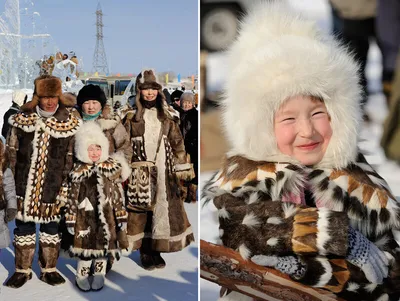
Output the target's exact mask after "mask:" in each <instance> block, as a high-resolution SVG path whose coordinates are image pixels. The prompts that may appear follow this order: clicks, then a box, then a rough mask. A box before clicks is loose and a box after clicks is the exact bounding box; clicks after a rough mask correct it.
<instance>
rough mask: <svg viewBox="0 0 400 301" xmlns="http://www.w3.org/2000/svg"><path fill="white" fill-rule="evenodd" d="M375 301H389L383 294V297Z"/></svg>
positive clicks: (387, 296)
mask: <svg viewBox="0 0 400 301" xmlns="http://www.w3.org/2000/svg"><path fill="white" fill-rule="evenodd" d="M399 300H400V299H399ZM376 301H389V295H388V294H384V295H382V296H380V297H379V298H378V299H376Z"/></svg>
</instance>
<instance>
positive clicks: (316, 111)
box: [203, 1, 400, 300]
mask: <svg viewBox="0 0 400 301" xmlns="http://www.w3.org/2000/svg"><path fill="white" fill-rule="evenodd" d="M229 59H230V65H229V70H228V72H227V78H226V86H225V90H226V98H225V99H224V101H223V124H224V127H225V130H226V134H227V137H228V139H229V141H230V144H231V150H230V152H229V153H228V154H227V157H226V159H225V160H224V164H223V166H222V168H221V170H220V171H218V172H217V173H216V174H215V175H214V176H213V177H212V179H211V180H210V181H209V182H208V183H207V185H206V186H205V187H204V191H203V193H204V197H205V198H206V199H207V200H209V201H210V200H212V201H213V203H214V204H215V206H216V207H217V208H218V215H219V228H220V229H219V235H220V238H221V240H222V243H223V244H224V245H225V246H227V247H230V248H232V249H235V250H237V251H238V252H239V253H240V254H241V256H242V257H243V258H245V259H248V260H251V261H253V262H255V263H257V264H259V265H263V266H269V267H273V268H275V269H277V270H279V271H281V272H283V273H286V274H288V275H290V277H291V278H292V279H294V280H295V281H299V282H301V283H303V284H306V285H309V286H313V287H319V288H324V289H327V290H330V291H331V292H333V293H335V294H337V295H338V296H340V297H341V298H343V299H345V300H398V299H399V297H400V296H399V293H400V278H399V276H400V256H399V255H400V253H399V245H398V241H399V239H400V236H399V233H400V232H399V230H400V206H399V203H398V201H396V199H395V198H394V196H393V195H392V193H391V192H390V189H389V187H388V185H387V184H386V182H385V181H384V180H383V179H382V178H381V177H380V176H379V175H378V174H377V173H376V172H375V171H374V169H373V168H372V167H371V166H370V165H369V164H368V163H367V161H366V160H365V158H364V157H363V155H361V154H360V153H358V148H357V140H358V139H357V132H358V129H359V124H360V119H361V109H360V105H359V100H360V97H361V91H360V90H361V89H360V86H359V83H358V82H359V78H358V74H357V71H358V66H357V64H356V63H355V62H354V60H353V58H352V57H351V55H349V54H348V53H347V51H346V49H345V48H344V47H342V46H341V45H339V44H338V43H337V42H336V41H335V40H333V39H332V38H331V37H328V36H324V35H323V34H322V33H321V32H319V30H318V29H317V26H316V24H314V23H313V22H311V21H308V20H305V19H304V18H303V17H302V16H301V15H299V13H297V12H295V11H293V10H292V8H290V7H289V6H288V5H287V4H286V3H285V1H277V2H273V3H271V2H265V3H263V4H259V6H257V7H255V8H254V9H253V10H251V11H250V12H249V15H248V16H247V17H246V18H245V19H244V21H243V23H242V27H241V30H240V34H239V38H238V39H237V41H236V42H235V43H234V44H233V46H232V48H231V49H230V51H229ZM396 240H397V241H396ZM221 300H252V298H250V297H246V296H243V295H240V294H239V293H237V292H231V293H228V294H227V295H225V296H223V297H222V298H221Z"/></svg>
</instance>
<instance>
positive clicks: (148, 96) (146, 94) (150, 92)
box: [140, 88, 158, 101]
mask: <svg viewBox="0 0 400 301" xmlns="http://www.w3.org/2000/svg"><path fill="white" fill-rule="evenodd" d="M140 93H142V96H143V99H144V100H146V101H153V100H155V99H156V98H157V95H158V90H156V89H151V88H149V89H145V90H140Z"/></svg>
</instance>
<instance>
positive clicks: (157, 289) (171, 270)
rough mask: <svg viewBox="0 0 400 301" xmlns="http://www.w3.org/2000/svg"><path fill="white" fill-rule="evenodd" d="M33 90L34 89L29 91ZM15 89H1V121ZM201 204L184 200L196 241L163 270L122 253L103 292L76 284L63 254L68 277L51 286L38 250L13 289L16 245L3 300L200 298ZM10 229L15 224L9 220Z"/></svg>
mask: <svg viewBox="0 0 400 301" xmlns="http://www.w3.org/2000/svg"><path fill="white" fill-rule="evenodd" d="M26 93H27V94H30V95H29V96H30V97H31V94H32V93H33V91H32V90H30V91H26ZM11 94H12V90H1V91H0V120H1V121H0V124H2V117H3V115H4V113H5V112H6V111H7V110H8V108H9V106H10V105H11ZM198 207H199V206H198V204H185V208H186V212H187V214H188V218H189V221H190V223H191V224H192V229H193V232H194V235H195V240H196V241H195V242H194V243H192V244H191V245H190V246H188V247H187V248H186V249H184V250H183V251H181V252H177V253H170V254H163V258H164V259H165V261H166V263H167V266H166V268H165V269H162V270H154V271H146V270H144V269H143V268H142V267H141V266H140V259H139V253H138V252H134V253H132V254H131V255H130V256H129V257H122V258H121V260H120V261H118V262H116V263H115V264H114V266H113V268H112V270H111V271H110V272H109V274H107V276H106V282H105V286H104V288H103V289H102V290H101V291H100V292H88V293H83V292H81V291H80V290H78V289H77V288H76V286H75V271H76V261H75V260H72V259H65V258H60V259H59V260H58V263H57V268H58V270H59V272H60V273H61V274H62V275H63V276H64V278H65V279H66V283H65V284H64V285H61V286H57V287H52V286H49V285H48V284H46V283H44V282H42V281H40V280H39V279H38V277H39V274H40V269H39V265H38V258H37V252H36V255H35V258H34V262H33V277H32V280H30V281H28V282H27V283H26V284H25V285H24V286H23V287H22V288H20V289H18V290H16V289H11V288H8V287H6V286H3V285H2V284H3V283H4V282H5V281H6V279H7V278H8V277H9V276H11V275H12V274H13V273H14V269H15V266H14V247H13V246H10V247H9V248H7V249H2V250H1V253H0V301H2V300H13V301H18V300H24V301H27V300H29V301H39V300H40V301H48V300H57V301H62V300H74V301H75V300H99V301H101V300H105V301H109V300H118V299H119V300H140V301H197V300H198V251H199V248H198V235H197V233H198ZM9 227H10V231H11V233H12V230H13V229H14V227H15V224H14V222H11V223H9ZM37 248H38V247H37Z"/></svg>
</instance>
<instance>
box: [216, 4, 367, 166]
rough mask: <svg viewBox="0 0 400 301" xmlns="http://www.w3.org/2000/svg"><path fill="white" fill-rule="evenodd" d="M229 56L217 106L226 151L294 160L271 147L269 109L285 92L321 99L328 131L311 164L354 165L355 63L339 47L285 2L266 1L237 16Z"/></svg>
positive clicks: (358, 115) (284, 97) (271, 114)
mask: <svg viewBox="0 0 400 301" xmlns="http://www.w3.org/2000/svg"><path fill="white" fill-rule="evenodd" d="M228 59H229V61H228V72H227V77H226V83H225V87H224V90H225V92H224V93H225V94H224V99H223V100H222V107H223V124H224V128H225V132H226V134H227V137H228V140H229V141H230V144H231V149H232V152H231V153H232V154H235V155H246V156H247V157H249V158H251V159H253V160H256V161H262V160H264V161H271V162H291V163H298V162H297V161H295V159H293V158H290V157H288V156H285V155H283V154H282V153H281V152H280V151H279V150H278V148H277V145H276V140H275V136H274V131H273V128H274V127H273V121H274V114H275V112H276V111H277V109H278V108H279V107H280V106H281V105H282V104H283V103H284V102H285V100H287V99H288V98H289V97H292V96H297V95H308V96H315V97H318V98H321V99H322V100H323V101H324V103H325V105H326V107H327V110H328V113H329V114H330V117H331V126H332V129H333V135H332V138H331V141H330V143H329V146H328V148H327V151H326V153H325V156H324V158H323V159H322V161H321V162H320V163H319V164H318V165H317V166H316V167H317V168H344V167H346V166H347V165H348V164H349V163H351V162H354V160H355V159H356V157H357V130H358V126H359V123H360V120H361V110H360V105H359V103H360V98H361V88H360V86H359V77H358V65H357V64H356V62H355V60H354V59H353V57H352V56H351V55H350V54H349V53H348V51H347V49H346V48H345V47H344V46H342V45H340V44H339V43H338V42H337V41H335V40H334V39H333V38H332V37H329V36H324V35H323V34H322V33H321V32H320V31H319V30H318V28H317V25H316V24H315V23H314V22H311V21H308V20H305V19H304V18H303V17H302V16H301V14H300V13H299V12H296V11H294V10H293V9H292V8H291V7H289V5H288V4H287V3H286V1H264V2H262V3H259V5H257V6H255V7H254V8H253V9H250V11H249V14H248V16H247V17H245V19H244V20H243V22H242V24H241V29H240V32H239V37H238V39H237V40H236V41H235V42H234V44H233V46H232V47H231V49H230V50H229V51H228ZM255 133H257V134H255Z"/></svg>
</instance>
